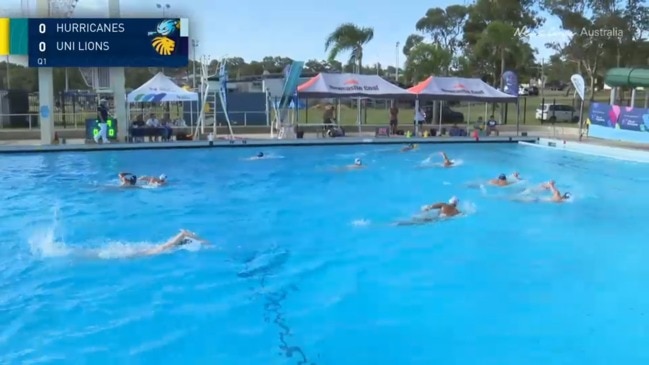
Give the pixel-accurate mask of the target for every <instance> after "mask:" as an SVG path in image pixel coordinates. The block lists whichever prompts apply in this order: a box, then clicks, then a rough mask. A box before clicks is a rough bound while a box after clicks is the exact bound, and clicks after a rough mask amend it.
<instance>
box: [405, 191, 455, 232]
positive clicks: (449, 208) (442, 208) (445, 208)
mask: <svg viewBox="0 0 649 365" xmlns="http://www.w3.org/2000/svg"><path fill="white" fill-rule="evenodd" d="M459 202H460V200H459V199H458V198H456V197H452V198H451V199H449V201H448V203H435V204H431V205H426V206H424V207H422V208H421V210H422V211H423V212H430V211H431V210H437V211H438V214H437V216H434V217H415V218H413V219H411V220H409V221H401V222H397V223H396V225H397V226H415V225H421V224H426V223H432V222H436V221H439V220H440V219H443V218H451V217H455V216H457V215H459V214H461V213H462V212H460V210H459V209H457V204H458V203H459Z"/></svg>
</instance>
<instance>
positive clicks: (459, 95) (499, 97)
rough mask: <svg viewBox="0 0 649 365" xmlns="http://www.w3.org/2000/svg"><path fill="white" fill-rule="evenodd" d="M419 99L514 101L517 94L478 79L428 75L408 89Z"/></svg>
mask: <svg viewBox="0 0 649 365" xmlns="http://www.w3.org/2000/svg"><path fill="white" fill-rule="evenodd" d="M408 91H410V92H411V93H413V94H415V95H417V96H418V97H419V99H420V100H425V99H430V100H453V101H480V102H494V103H496V102H515V101H516V100H517V99H518V96H517V95H509V94H506V93H504V92H502V91H500V90H498V89H496V88H493V87H491V86H490V85H489V84H487V83H486V82H484V81H482V80H480V79H470V78H465V77H437V76H430V77H428V78H427V79H426V80H424V81H422V82H420V83H419V84H417V85H415V86H413V87H411V88H410V89H408Z"/></svg>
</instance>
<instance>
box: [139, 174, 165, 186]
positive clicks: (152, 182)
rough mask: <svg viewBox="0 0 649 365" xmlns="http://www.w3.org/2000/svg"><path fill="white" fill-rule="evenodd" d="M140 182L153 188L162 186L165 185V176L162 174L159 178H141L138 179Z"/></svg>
mask: <svg viewBox="0 0 649 365" xmlns="http://www.w3.org/2000/svg"><path fill="white" fill-rule="evenodd" d="M139 180H140V181H144V182H145V183H147V184H149V185H153V186H162V185H165V184H167V175H165V174H162V175H160V176H159V177H154V176H142V177H140V178H139Z"/></svg>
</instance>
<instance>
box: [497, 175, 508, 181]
mask: <svg viewBox="0 0 649 365" xmlns="http://www.w3.org/2000/svg"><path fill="white" fill-rule="evenodd" d="M498 180H507V175H505V174H500V176H498Z"/></svg>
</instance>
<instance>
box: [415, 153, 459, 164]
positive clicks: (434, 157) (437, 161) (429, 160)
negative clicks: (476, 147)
mask: <svg viewBox="0 0 649 365" xmlns="http://www.w3.org/2000/svg"><path fill="white" fill-rule="evenodd" d="M451 162H453V167H457V166H462V165H463V164H464V160H460V159H457V160H451ZM419 165H420V166H422V167H445V166H444V162H443V161H440V158H439V156H438V155H437V154H436V153H433V154H431V155H430V156H428V157H426V158H425V159H424V160H423V161H421V162H420V163H419Z"/></svg>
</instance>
